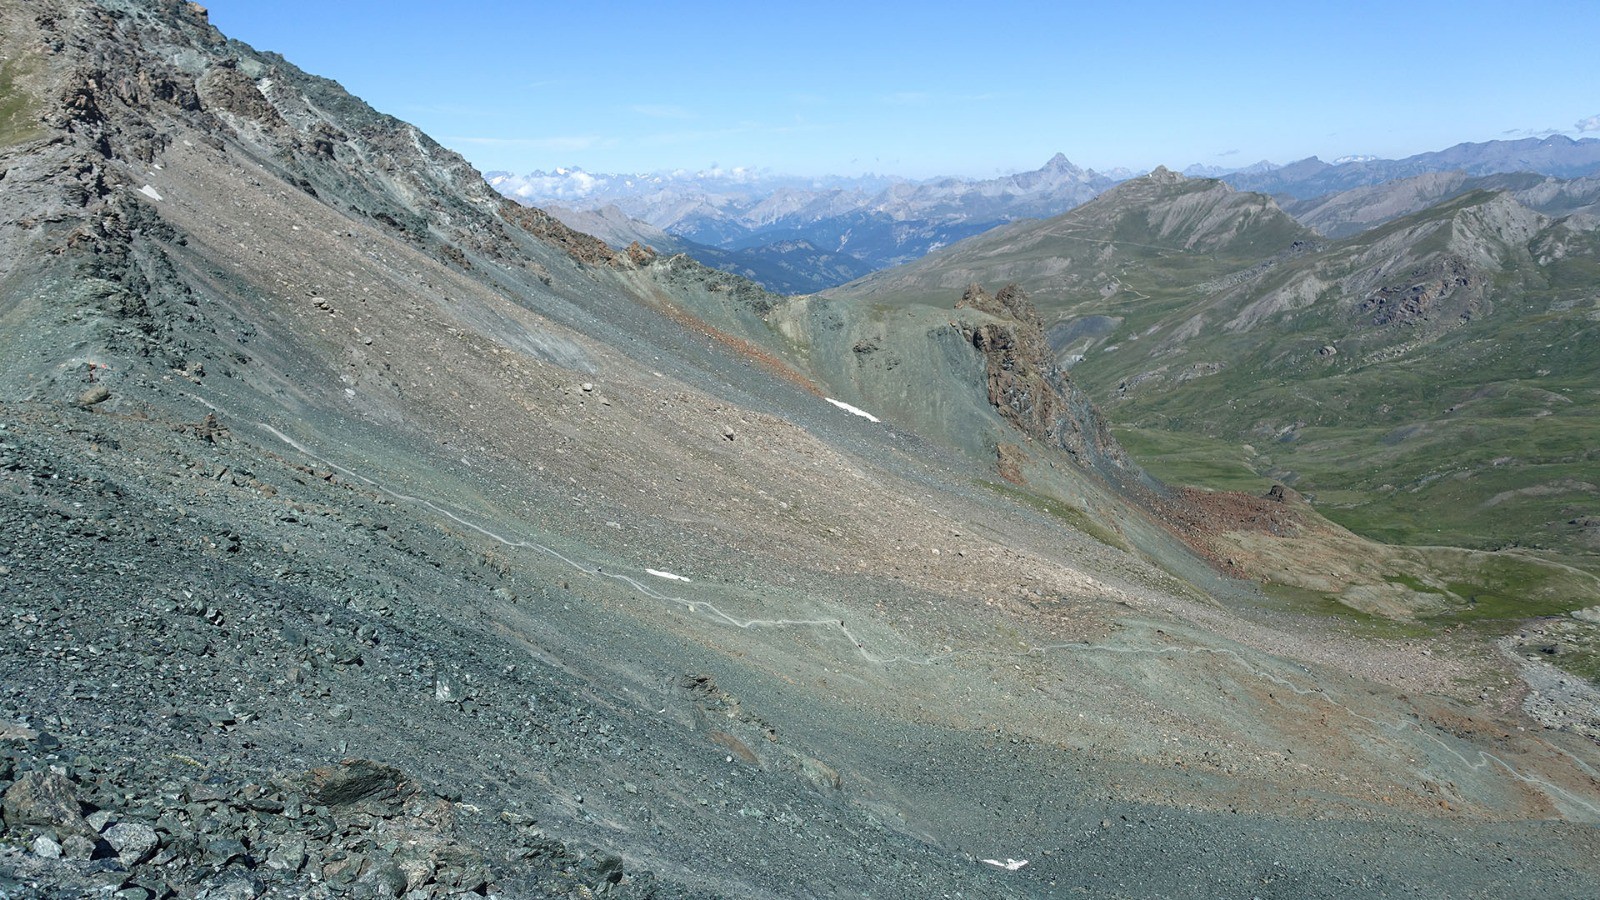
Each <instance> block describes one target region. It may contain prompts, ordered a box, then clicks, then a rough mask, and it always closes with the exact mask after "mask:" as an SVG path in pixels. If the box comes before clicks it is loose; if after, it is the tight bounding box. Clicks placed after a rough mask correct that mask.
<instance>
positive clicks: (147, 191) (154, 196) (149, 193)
mask: <svg viewBox="0 0 1600 900" xmlns="http://www.w3.org/2000/svg"><path fill="white" fill-rule="evenodd" d="M139 193H141V194H143V195H145V196H146V197H149V198H150V199H151V200H160V199H161V194H160V193H158V192H157V191H156V189H155V188H153V187H151V186H150V185H148V184H147V185H145V186H144V187H142V188H139Z"/></svg>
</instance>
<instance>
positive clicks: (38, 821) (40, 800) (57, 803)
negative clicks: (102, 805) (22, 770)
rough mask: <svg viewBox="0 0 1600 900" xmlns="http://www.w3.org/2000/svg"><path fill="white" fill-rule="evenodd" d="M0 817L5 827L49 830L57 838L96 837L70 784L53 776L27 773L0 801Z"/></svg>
mask: <svg viewBox="0 0 1600 900" xmlns="http://www.w3.org/2000/svg"><path fill="white" fill-rule="evenodd" d="M0 817H3V818H4V820H5V823H6V825H7V826H8V827H11V828H15V827H17V826H19V825H32V826H36V827H43V828H51V829H54V830H55V831H56V836H57V837H61V836H64V835H66V834H82V835H92V834H94V833H95V830H94V828H92V827H91V826H90V825H89V823H88V821H87V820H85V819H84V817H83V811H82V807H81V806H80V804H79V803H78V795H77V791H76V790H75V789H74V788H73V786H72V782H70V781H68V780H67V779H66V778H65V777H64V776H62V775H59V774H57V773H55V772H51V771H44V772H29V773H28V774H26V775H24V776H22V777H21V778H19V779H17V781H16V782H15V783H14V784H12V785H11V787H9V788H7V789H6V792H5V795H4V797H0Z"/></svg>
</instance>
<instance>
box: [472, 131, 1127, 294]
mask: <svg viewBox="0 0 1600 900" xmlns="http://www.w3.org/2000/svg"><path fill="white" fill-rule="evenodd" d="M486 177H487V178H488V179H489V183H490V184H491V185H493V186H494V187H495V189H496V190H499V191H500V192H501V193H502V194H505V195H506V196H508V197H511V198H512V199H514V200H517V201H519V202H522V203H525V204H528V205H533V206H541V207H543V206H551V205H554V206H558V207H561V208H562V209H563V211H562V212H560V213H556V214H557V215H559V216H564V217H566V218H565V219H564V221H567V224H569V225H572V226H573V227H582V226H580V225H578V224H576V223H577V222H578V221H584V222H586V223H587V224H591V225H593V224H594V223H593V222H592V221H591V220H580V219H578V218H576V214H577V213H580V212H594V211H597V210H605V209H606V208H607V207H613V208H614V209H615V210H616V212H608V213H605V214H604V218H605V219H606V221H607V222H608V223H610V224H608V225H605V226H602V227H600V228H599V229H597V230H602V231H605V230H611V231H613V232H615V230H616V228H617V226H618V225H619V222H618V220H617V218H616V213H618V212H620V213H621V214H623V215H626V216H628V217H631V218H634V219H637V220H639V221H640V222H642V223H644V224H645V225H648V226H651V227H654V228H655V229H658V230H661V231H664V232H667V233H670V234H671V235H673V236H675V237H676V238H680V239H683V240H685V241H687V242H688V243H687V244H685V245H682V246H683V249H684V252H688V253H690V254H691V255H693V256H695V257H696V258H697V259H699V260H701V261H702V262H705V263H706V264H708V265H712V266H715V267H717V268H720V269H723V270H724V271H729V272H734V273H736V274H740V275H745V276H746V277H749V278H752V279H754V280H756V281H759V282H761V283H762V284H764V285H765V286H766V287H767V288H769V289H771V290H775V291H779V292H782V293H809V292H812V291H816V290H821V289H823V288H827V287H832V286H835V285H838V284H842V283H844V282H846V281H849V280H851V279H852V278H855V277H859V276H860V275H863V274H866V273H867V272H873V271H877V270H878V269H884V268H888V267H890V266H894V265H898V264H900V263H904V262H909V261H911V260H914V259H918V258H920V257H922V256H924V255H926V254H927V253H928V252H930V251H932V250H936V249H938V248H939V247H943V246H947V245H949V244H952V243H954V242H956V241H959V240H961V239H963V238H967V237H971V236H973V235H976V234H981V233H982V232H985V231H988V230H989V229H991V228H994V227H996V226H998V225H1003V224H1006V223H1008V222H1011V221H1015V220H1016V219H1020V218H1036V217H1040V216H1050V215H1055V214H1057V213H1060V212H1063V211H1065V210H1068V209H1071V208H1072V207H1074V206H1076V205H1078V204H1079V203H1082V202H1084V201H1085V200H1088V199H1090V198H1092V197H1094V196H1095V195H1096V194H1099V193H1100V192H1101V191H1104V190H1106V189H1107V188H1109V187H1111V186H1112V185H1114V184H1116V183H1117V181H1118V178H1114V177H1112V176H1110V175H1103V174H1100V173H1097V172H1094V171H1092V170H1086V169H1082V168H1079V167H1078V166H1076V165H1073V164H1072V162H1070V161H1069V160H1068V159H1067V158H1066V157H1065V156H1062V155H1061V154H1059V153H1058V154H1056V156H1055V157H1054V158H1052V159H1051V160H1050V161H1049V162H1047V163H1045V164H1044V166H1043V167H1041V168H1039V169H1036V170H1034V171H1031V172H1019V173H1016V174H1013V175H1006V176H1002V177H999V178H992V179H987V180H967V179H960V178H939V179H933V180H930V181H910V180H905V179H891V178H880V177H876V176H865V177H862V178H820V179H797V178H789V177H781V176H770V175H760V174H754V173H748V172H744V171H741V170H735V171H732V172H730V171H724V170H716V171H712V172H708V173H700V174H686V173H676V174H668V175H637V176H635V175H592V174H589V173H587V172H584V171H582V170H581V169H558V170H556V171H554V172H534V173H532V174H530V175H526V176H518V175H512V174H509V173H506V172H490V173H488V175H487V176H486ZM567 210H570V212H568V211H567ZM624 230H625V231H627V232H628V233H630V234H631V233H632V232H634V231H639V230H640V229H639V228H638V227H637V226H630V227H629V228H628V229H624ZM696 245H698V247H696ZM708 248H709V249H708ZM656 249H658V250H659V249H661V248H659V247H657V248H656Z"/></svg>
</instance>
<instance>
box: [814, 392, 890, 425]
mask: <svg viewBox="0 0 1600 900" xmlns="http://www.w3.org/2000/svg"><path fill="white" fill-rule="evenodd" d="M822 399H824V400H826V401H828V402H829V403H832V404H833V405H834V406H837V407H839V408H840V409H842V410H844V411H845V412H847V413H850V414H852V415H857V416H860V417H861V418H863V419H866V420H867V421H869V422H881V421H883V420H882V419H880V418H878V417H877V416H875V415H873V414H872V413H869V412H867V411H866V410H864V409H861V408H859V407H855V406H851V405H850V404H848V403H846V402H844V401H843V400H835V399H833V398H832V397H823V398H822Z"/></svg>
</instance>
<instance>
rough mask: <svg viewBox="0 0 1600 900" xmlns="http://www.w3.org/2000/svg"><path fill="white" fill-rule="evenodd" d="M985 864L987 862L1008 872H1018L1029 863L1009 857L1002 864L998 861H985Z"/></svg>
mask: <svg viewBox="0 0 1600 900" xmlns="http://www.w3.org/2000/svg"><path fill="white" fill-rule="evenodd" d="M983 862H986V863H988V864H989V865H991V866H994V867H995V868H997V869H1005V870H1006V871H1007V872H1015V871H1016V870H1018V869H1020V868H1022V867H1023V866H1025V865H1027V864H1028V861H1027V860H1025V859H1012V858H1011V857H1009V856H1008V857H1006V861H1005V862H1001V861H1000V860H998V859H986V860H983Z"/></svg>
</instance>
